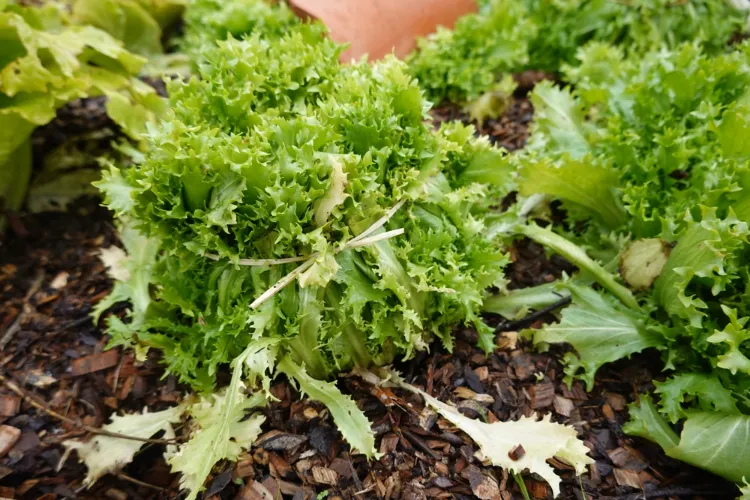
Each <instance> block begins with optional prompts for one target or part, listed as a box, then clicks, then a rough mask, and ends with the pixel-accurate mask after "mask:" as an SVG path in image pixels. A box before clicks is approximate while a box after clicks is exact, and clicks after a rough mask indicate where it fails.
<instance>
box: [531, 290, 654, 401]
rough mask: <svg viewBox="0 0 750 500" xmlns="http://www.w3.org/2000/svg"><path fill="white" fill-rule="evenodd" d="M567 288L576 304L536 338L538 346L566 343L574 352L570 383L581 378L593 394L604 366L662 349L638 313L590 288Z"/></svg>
mask: <svg viewBox="0 0 750 500" xmlns="http://www.w3.org/2000/svg"><path fill="white" fill-rule="evenodd" d="M567 288H568V289H569V290H570V295H571V297H572V299H573V304H572V305H571V306H569V307H566V308H565V309H563V311H562V317H561V319H560V322H559V323H553V324H548V325H545V326H543V327H542V328H541V329H539V330H534V331H533V338H534V344H537V345H539V344H560V343H566V344H569V345H571V346H572V347H573V349H575V353H569V354H567V355H566V356H565V363H566V368H565V373H566V374H567V380H568V382H569V383H570V381H572V379H573V378H574V377H580V378H582V379H583V380H584V381H585V382H586V387H587V388H588V389H589V390H591V389H593V387H594V376H595V375H596V371H597V370H598V369H599V368H600V367H601V366H602V365H604V364H605V363H610V362H612V361H616V360H618V359H622V358H628V357H630V356H631V355H633V354H635V353H637V352H641V351H643V350H644V349H647V348H649V347H660V345H661V343H662V342H663V341H662V339H660V338H659V336H658V335H655V334H654V333H652V332H651V331H650V330H649V328H648V325H647V324H646V322H645V321H644V320H643V318H642V317H641V316H640V315H639V314H638V313H636V312H633V311H631V310H628V309H625V308H623V307H621V306H619V305H618V304H617V303H615V302H614V301H612V300H611V299H609V298H608V297H607V296H605V295H603V294H601V293H599V292H596V291H594V290H592V289H591V288H588V287H583V286H580V285H574V284H569V285H567Z"/></svg>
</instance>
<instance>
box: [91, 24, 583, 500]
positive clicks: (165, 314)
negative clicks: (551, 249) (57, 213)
mask: <svg viewBox="0 0 750 500" xmlns="http://www.w3.org/2000/svg"><path fill="white" fill-rule="evenodd" d="M324 35H325V31H324V28H323V27H322V26H321V25H319V24H301V23H297V24H295V25H293V26H289V27H288V28H287V30H286V32H285V33H284V34H279V33H278V32H273V33H272V34H271V35H269V36H266V35H265V33H264V31H263V30H256V31H254V32H253V33H252V34H251V35H249V36H247V37H246V38H245V39H244V40H236V39H234V38H232V37H231V35H230V36H229V37H228V39H227V40H226V41H219V42H218V43H214V44H207V45H206V46H204V47H203V48H202V50H201V51H200V53H199V54H198V56H197V58H196V60H197V61H198V63H197V74H196V75H195V76H193V77H192V78H191V79H189V80H188V81H172V82H170V83H169V84H168V92H169V96H170V98H169V102H170V107H171V112H170V116H169V117H168V118H166V119H164V120H162V121H160V122H159V123H158V124H156V125H154V126H151V127H149V131H148V134H147V136H148V141H149V148H148V151H147V152H146V154H145V155H144V156H143V158H141V159H140V161H138V162H136V164H135V165H134V166H132V167H129V168H117V167H115V166H112V167H111V168H110V170H109V171H108V172H107V173H106V174H105V176H104V178H103V180H102V181H101V182H100V183H99V187H100V188H101V190H102V192H103V194H104V196H105V198H106V205H107V206H109V207H110V208H111V209H112V210H114V211H115V212H116V214H117V215H118V216H119V217H120V220H121V221H122V223H123V224H124V227H123V233H122V234H124V235H128V239H130V238H132V239H130V241H127V240H126V241H125V243H126V247H127V248H128V250H129V253H130V255H129V256H127V257H124V256H122V257H123V258H122V259H112V258H111V257H112V254H111V253H109V254H107V259H108V261H109V264H110V270H111V271H112V272H117V273H118V274H119V275H120V280H119V283H118V287H117V288H116V289H115V292H116V293H114V294H113V296H112V297H111V299H110V300H108V301H107V302H105V303H104V305H103V306H102V307H100V308H98V311H97V313H100V312H101V310H102V309H104V308H105V307H106V306H107V305H109V304H111V303H113V302H116V301H119V300H133V299H134V298H137V301H136V300H133V303H134V306H135V305H137V308H136V307H134V309H133V311H132V313H131V315H130V318H129V320H128V321H126V322H123V321H121V320H119V319H118V318H116V317H110V318H109V321H108V322H109V333H110V335H111V336H112V344H111V345H125V346H131V347H134V348H136V350H137V352H139V353H140V354H141V355H142V354H143V352H144V351H145V350H147V349H159V350H161V351H163V353H164V362H165V363H166V365H167V369H168V371H169V372H170V373H172V374H175V375H176V376H178V377H179V378H180V379H181V380H182V381H183V382H187V383H189V384H190V385H192V386H193V387H194V388H195V389H196V390H198V391H199V392H201V393H203V394H204V396H203V399H201V401H200V402H198V403H194V404H193V405H192V406H190V407H189V408H187V409H186V410H185V411H187V412H188V413H190V414H191V415H192V416H193V422H194V424H193V425H194V426H195V432H194V434H193V437H192V439H191V440H190V441H189V442H188V443H186V444H185V445H183V446H181V447H180V448H179V449H178V450H177V451H175V452H174V453H173V454H172V458H171V459H170V462H171V463H172V466H173V468H174V469H175V470H177V471H180V472H182V474H183V486H184V487H185V488H186V489H187V490H189V491H190V492H191V498H194V497H195V496H196V495H197V492H198V491H199V489H200V488H201V487H202V483H203V481H204V480H205V478H206V477H207V475H208V474H209V472H210V470H211V467H212V466H213V465H214V464H215V463H216V462H217V461H218V460H221V459H225V458H227V459H233V458H236V456H237V454H238V453H239V450H240V449H241V448H243V447H245V448H246V447H248V446H249V445H250V443H251V441H252V438H253V437H254V436H256V435H257V428H258V425H259V423H258V422H259V420H258V419H255V418H253V419H251V420H243V417H244V415H245V412H246V411H250V410H251V409H252V407H254V406H256V405H257V396H259V395H260V396H264V397H268V398H270V397H271V394H270V391H269V388H270V382H271V380H272V378H273V377H274V376H276V375H277V374H279V373H283V374H285V375H286V376H287V377H288V378H289V379H290V381H292V382H293V383H294V384H296V385H297V386H298V387H299V389H300V391H301V392H303V393H305V394H307V395H308V396H310V397H311V398H313V399H316V400H319V401H321V402H323V403H325V404H326V406H327V407H328V409H329V411H330V412H331V415H332V416H333V418H334V420H335V422H336V424H337V426H338V428H339V430H340V431H341V433H342V434H343V436H344V438H345V439H346V440H347V441H348V442H349V443H350V444H351V445H352V447H353V448H354V449H356V450H358V451H359V452H361V453H363V454H365V455H367V456H368V457H374V456H376V455H377V453H376V450H375V440H374V435H373V433H372V431H371V429H370V425H369V422H368V421H367V418H366V417H365V416H364V414H363V413H362V412H361V411H360V410H359V409H358V408H357V406H356V405H355V403H354V402H353V401H352V400H351V398H349V397H348V396H345V395H343V394H342V393H341V392H340V391H339V390H338V389H337V387H336V385H335V382H333V381H332V379H333V378H334V376H335V375H336V374H337V373H339V372H342V371H345V370H349V369H351V368H353V367H355V366H359V367H362V368H366V367H368V366H371V365H375V366H379V365H386V364H389V363H390V362H392V361H393V360H395V359H397V358H398V359H408V358H410V357H411V356H413V355H414V354H415V353H416V352H418V351H423V350H425V349H427V346H428V344H429V343H430V342H431V341H432V340H433V339H438V340H439V341H440V342H441V343H442V344H443V345H444V346H445V348H447V349H448V350H450V349H452V346H453V339H452V330H453V328H454V327H455V326H456V325H458V324H462V323H463V324H468V325H472V326H474V327H475V328H476V329H477V331H478V332H479V343H480V345H481V347H482V348H484V349H485V350H488V351H489V350H491V349H492V348H493V346H494V332H493V330H492V329H491V328H490V327H488V326H487V325H486V324H485V323H484V321H483V319H482V318H481V316H480V311H481V307H482V303H483V301H484V298H485V293H486V290H487V289H489V288H490V287H498V288H503V287H504V285H505V279H504V276H503V268H504V266H505V265H506V263H507V257H506V255H505V254H504V252H503V251H502V248H501V247H500V246H499V244H498V243H497V242H495V241H493V240H491V239H490V238H487V237H486V227H487V226H486V223H485V219H484V217H485V215H486V214H487V213H488V211H489V209H490V206H491V204H492V201H491V199H490V198H489V197H488V196H487V195H488V193H490V192H492V193H495V195H498V194H502V193H503V192H506V191H507V190H508V189H509V186H510V185H511V181H512V177H511V174H510V166H509V165H508V163H507V160H506V158H505V155H504V153H503V152H502V151H501V150H498V149H495V148H494V147H492V146H491V145H490V144H489V142H488V141H487V140H486V139H477V138H475V137H474V130H473V128H471V127H465V126H463V125H460V124H453V125H446V126H443V127H442V128H441V129H440V130H437V131H436V130H434V129H433V128H432V127H431V126H430V124H429V123H425V120H426V118H427V114H426V112H427V110H428V106H429V104H427V103H426V101H425V100H423V98H422V94H421V91H420V89H419V88H418V86H417V83H416V81H415V80H413V79H412V77H411V76H410V75H409V74H408V72H407V69H406V66H405V65H404V63H402V62H400V61H398V60H396V59H395V58H386V59H385V60H383V61H380V62H377V63H373V64H370V63H367V62H364V61H363V62H360V63H354V64H351V65H346V66H344V65H341V64H340V63H339V62H338V57H339V54H340V52H341V50H342V46H340V45H337V44H336V43H334V42H332V41H330V40H329V39H327V38H326V37H325V36H324ZM128 228H129V229H128ZM138 241H140V242H138ZM156 249H158V250H156ZM113 260H114V261H115V262H112V261H113ZM131 292H132V294H133V295H134V296H135V297H131V296H130V295H131ZM228 365H229V366H231V370H232V379H231V383H230V385H229V386H228V387H226V388H221V389H220V392H219V393H214V392H213V391H215V390H219V388H217V387H216V384H215V380H216V375H217V373H218V372H219V370H220V369H221V367H222V366H228ZM246 388H247V389H248V390H250V391H251V392H252V391H255V395H254V396H249V395H248V391H247V390H246ZM261 399H263V398H261ZM170 416H171V415H170ZM261 420H262V419H261ZM120 425H124V424H123V423H122V422H120ZM539 425H542V424H539ZM524 426H529V427H530V428H533V426H534V423H532V422H526V423H525V424H524ZM560 427H563V426H560ZM561 440H562V441H561V442H564V443H571V441H570V439H569V438H566V437H565V436H564V435H561ZM574 441H575V440H574ZM571 446H572V445H571ZM565 453H566V450H565V449H559V450H558V449H555V450H550V456H552V455H551V454H560V457H561V458H563V459H567V460H571V461H573V462H574V465H575V466H576V467H577V468H578V469H580V468H581V467H585V464H586V463H588V458H587V457H586V456H585V452H584V453H581V447H573V448H571V449H570V450H567V453H568V455H565ZM198 456H199V457H200V459H196V458H190V457H198ZM566 457H567V458H566ZM546 458H548V457H547V456H546V455H545V456H544V457H541V456H540V457H539V460H540V461H541V462H543V461H544V460H545V459H546Z"/></svg>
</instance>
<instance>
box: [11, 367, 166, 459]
mask: <svg viewBox="0 0 750 500" xmlns="http://www.w3.org/2000/svg"><path fill="white" fill-rule="evenodd" d="M0 382H2V383H3V385H4V386H5V387H7V388H8V389H10V390H11V391H12V392H14V393H15V394H16V395H17V396H19V397H20V398H22V399H23V400H24V401H26V402H27V403H29V404H30V405H31V406H33V407H34V408H37V409H38V410H41V411H43V412H44V413H46V414H47V415H49V416H50V417H53V418H56V419H58V420H61V421H63V422H65V423H66V424H68V425H72V426H74V427H79V428H81V429H83V430H85V431H87V432H90V433H92V434H99V435H102V436H108V437H113V438H119V439H128V440H130V441H141V442H144V443H153V444H174V443H176V442H178V439H176V438H175V439H147V438H140V437H136V436H128V435H127V434H120V433H119V432H110V431H106V430H104V429H98V428H96V427H91V426H90V425H86V424H83V423H81V422H77V421H75V420H73V419H72V418H69V417H66V416H65V415H61V414H59V413H57V412H56V411H54V410H50V409H49V408H48V407H47V405H45V404H44V403H40V402H39V401H37V400H36V399H34V398H32V397H31V396H30V395H29V394H28V393H27V392H26V391H25V390H23V389H22V388H21V387H20V386H19V385H18V384H16V383H15V382H13V381H12V380H10V379H9V378H8V377H6V376H4V375H2V374H0Z"/></svg>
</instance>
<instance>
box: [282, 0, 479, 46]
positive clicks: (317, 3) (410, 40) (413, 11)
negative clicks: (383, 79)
mask: <svg viewBox="0 0 750 500" xmlns="http://www.w3.org/2000/svg"><path fill="white" fill-rule="evenodd" d="M289 3H290V5H291V7H292V8H293V9H294V10H295V12H297V14H298V15H301V16H306V17H312V18H315V19H319V20H321V21H322V22H323V23H325V25H326V26H327V27H328V29H329V31H330V35H331V38H332V39H334V40H335V41H337V42H341V43H343V42H348V43H349V44H350V46H349V49H348V50H347V51H346V52H344V53H343V54H342V55H341V60H342V61H349V60H351V59H352V58H355V59H359V58H360V57H361V56H363V55H365V54H368V59H369V60H376V59H380V58H382V57H383V56H385V55H386V54H390V53H391V52H393V53H395V54H396V56H397V57H404V56H405V55H407V54H408V53H409V52H411V51H412V50H413V49H414V47H415V45H416V39H417V38H418V37H420V36H424V35H427V34H429V33H432V32H433V31H435V30H436V29H437V27H438V26H441V25H442V26H446V27H449V28H450V27H452V26H453V24H454V23H455V22H456V19H458V18H459V17H461V16H463V15H464V14H467V13H470V12H474V11H476V9H477V5H476V1H475V0H290V1H289Z"/></svg>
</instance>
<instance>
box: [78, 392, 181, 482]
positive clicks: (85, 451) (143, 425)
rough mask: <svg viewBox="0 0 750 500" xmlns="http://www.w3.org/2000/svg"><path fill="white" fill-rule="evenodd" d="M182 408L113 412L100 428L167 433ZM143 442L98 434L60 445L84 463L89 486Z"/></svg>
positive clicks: (125, 460) (144, 436) (128, 457)
mask: <svg viewBox="0 0 750 500" xmlns="http://www.w3.org/2000/svg"><path fill="white" fill-rule="evenodd" d="M184 411H185V407H184V406H183V405H180V406H175V407H174V408H170V409H168V410H164V411H159V412H155V413H147V412H146V411H145V410H144V412H143V413H135V414H133V415H124V416H117V415H115V416H113V417H112V418H111V422H110V423H109V424H108V425H105V426H104V427H103V428H102V429H103V430H105V431H109V432H116V433H118V434H124V435H126V436H132V437H136V438H140V439H148V438H150V437H152V436H153V435H154V434H156V433H157V432H160V431H164V432H165V433H167V434H169V433H171V432H172V426H171V424H173V423H176V422H179V420H180V417H181V416H182V413H183V412H184ZM144 444H145V443H144V442H143V441H136V440H133V439H124V438H119V437H111V436H104V435H97V436H95V437H93V438H92V439H91V440H89V441H88V442H86V443H84V442H81V441H75V440H70V441H64V442H63V446H65V448H66V449H67V450H68V451H67V453H69V452H70V451H71V450H76V452H77V453H78V457H79V459H80V460H81V461H82V462H85V463H86V467H87V468H88V473H87V474H86V479H84V484H85V485H86V486H91V485H92V484H94V483H95V482H96V481H97V480H98V479H99V478H100V477H102V476H103V475H104V474H107V473H110V472H117V471H119V470H120V469H122V467H124V466H125V465H127V464H129V463H130V462H131V461H132V460H133V456H134V455H135V453H136V452H137V451H138V450H139V449H141V447H142V446H143V445H144Z"/></svg>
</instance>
